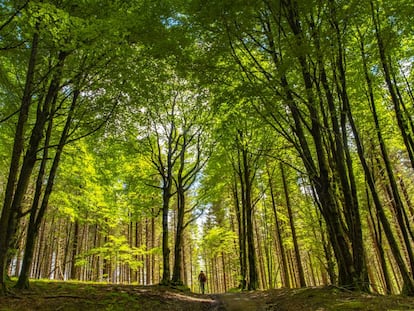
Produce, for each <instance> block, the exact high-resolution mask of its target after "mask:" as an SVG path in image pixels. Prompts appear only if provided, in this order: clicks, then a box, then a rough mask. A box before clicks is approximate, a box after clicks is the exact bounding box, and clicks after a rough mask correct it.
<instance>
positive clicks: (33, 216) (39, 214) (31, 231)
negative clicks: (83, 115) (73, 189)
mask: <svg viewBox="0 0 414 311" xmlns="http://www.w3.org/2000/svg"><path fill="white" fill-rule="evenodd" d="M79 93H80V92H79V91H78V90H76V91H75V92H74V94H73V99H72V104H71V107H70V109H69V113H68V116H67V119H66V123H65V126H64V128H63V131H62V133H61V137H60V141H59V144H58V147H57V150H56V154H55V157H54V159H53V163H52V167H51V169H50V172H49V177H48V179H47V184H46V189H45V191H44V195H43V199H42V202H41V205H40V207H39V201H40V196H41V193H42V184H43V182H44V180H43V177H44V171H45V166H46V161H47V159H48V150H49V140H50V136H51V134H52V126H53V122H52V121H53V116H51V119H50V121H49V126H48V130H47V133H46V138H45V147H44V155H43V159H42V163H41V167H40V169H39V175H38V179H37V183H36V193H35V197H34V199H33V204H32V208H31V212H30V219H29V227H28V230H27V236H26V247H25V252H24V257H23V265H22V270H21V272H20V276H19V280H18V282H17V284H16V287H17V288H20V289H23V288H28V287H29V271H30V267H31V264H32V259H33V251H34V245H35V241H36V238H37V235H38V231H39V227H40V224H41V222H42V220H43V216H44V214H45V212H46V209H47V207H48V204H49V197H50V195H51V193H52V190H53V185H54V181H55V177H56V172H57V169H58V166H59V163H60V158H61V155H62V152H63V148H64V146H65V144H66V141H67V138H68V135H69V129H70V126H71V124H72V119H73V113H74V110H75V106H76V103H77V100H78V96H79ZM54 101H56V98H55V99H54ZM54 106H55V103H54V104H53V106H52V111H53V110H54Z"/></svg>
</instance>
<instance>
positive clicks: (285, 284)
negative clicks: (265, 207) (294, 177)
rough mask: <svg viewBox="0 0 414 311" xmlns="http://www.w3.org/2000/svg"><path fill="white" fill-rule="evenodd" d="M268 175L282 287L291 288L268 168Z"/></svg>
mask: <svg viewBox="0 0 414 311" xmlns="http://www.w3.org/2000/svg"><path fill="white" fill-rule="evenodd" d="M267 174H268V176H269V189H270V197H271V199H272V210H273V216H274V217H275V228H276V237H277V238H276V241H277V248H278V249H279V257H280V259H281V264H282V267H281V279H282V286H283V287H286V288H290V278H289V269H288V264H287V261H286V251H285V247H284V245H283V239H282V233H281V228H280V223H279V216H278V215H277V210H276V200H275V194H274V190H273V182H272V176H271V175H270V172H269V168H267Z"/></svg>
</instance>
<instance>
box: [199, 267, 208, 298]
mask: <svg viewBox="0 0 414 311" xmlns="http://www.w3.org/2000/svg"><path fill="white" fill-rule="evenodd" d="M198 281H199V282H200V291H201V293H202V294H204V291H205V287H206V282H207V277H206V275H205V274H204V272H203V271H201V272H200V274H199V275H198Z"/></svg>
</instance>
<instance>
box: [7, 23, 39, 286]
mask: <svg viewBox="0 0 414 311" xmlns="http://www.w3.org/2000/svg"><path fill="white" fill-rule="evenodd" d="M36 28H37V27H36ZM38 41H39V34H38V32H37V31H35V33H34V35H33V39H32V45H31V54H30V58H29V62H28V69H27V74H26V83H25V88H24V93H23V98H22V102H21V106H20V112H19V119H18V121H17V125H16V131H15V135H14V144H13V151H12V156H11V161H10V169H9V175H8V179H7V185H6V190H5V196H4V203H3V208H2V212H1V217H0V286H1V288H0V294H5V293H6V291H7V288H6V283H5V281H6V279H7V258H8V253H9V237H8V235H7V233H8V231H9V227H8V226H9V222H10V218H11V217H12V216H14V215H13V213H12V210H11V206H12V202H13V198H14V191H15V186H16V181H17V177H18V170H19V165H20V158H21V155H22V152H23V145H24V131H25V126H26V123H27V119H28V116H29V109H30V106H31V105H32V90H33V80H34V73H35V64H36V59H37V52H38Z"/></svg>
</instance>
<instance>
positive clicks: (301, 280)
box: [280, 163, 306, 287]
mask: <svg viewBox="0 0 414 311" xmlns="http://www.w3.org/2000/svg"><path fill="white" fill-rule="evenodd" d="M280 172H281V175H282V182H283V189H284V193H285V201H286V207H287V210H288V215H289V224H290V230H291V232H292V240H293V246H294V251H295V266H296V270H297V271H298V276H299V285H300V287H305V286H306V281H305V273H304V272H303V267H302V260H301V256H300V250H299V245H298V238H297V235H296V228H295V224H294V220H293V213H292V206H291V203H290V196H289V189H288V185H287V180H286V175H285V170H284V166H283V164H282V163H280Z"/></svg>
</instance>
